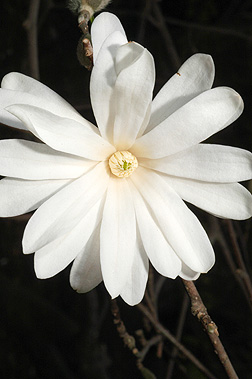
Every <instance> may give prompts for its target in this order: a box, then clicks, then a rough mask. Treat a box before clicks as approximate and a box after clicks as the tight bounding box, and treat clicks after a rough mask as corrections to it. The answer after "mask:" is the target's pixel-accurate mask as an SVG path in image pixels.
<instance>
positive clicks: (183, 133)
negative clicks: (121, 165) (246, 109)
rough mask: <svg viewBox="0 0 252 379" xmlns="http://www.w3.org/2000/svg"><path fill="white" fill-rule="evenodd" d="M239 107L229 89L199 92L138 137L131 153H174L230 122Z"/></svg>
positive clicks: (238, 100) (160, 155)
mask: <svg viewBox="0 0 252 379" xmlns="http://www.w3.org/2000/svg"><path fill="white" fill-rule="evenodd" d="M242 110H243V101H242V98H241V97H240V95H239V94H238V93H237V92H235V91H234V90H232V89H231V88H226V87H217V88H214V89H211V90H209V91H206V92H203V93H201V94H200V95H199V96H197V97H195V98H193V99H192V100H191V101H189V102H188V103H186V104H185V105H184V106H183V107H181V108H179V109H178V110H177V111H176V112H174V113H172V115H171V116H169V117H168V118H167V119H166V120H164V121H163V122H161V124H159V125H158V126H156V127H155V128H154V129H152V130H151V131H150V132H149V133H147V134H144V135H143V136H142V137H140V138H138V139H137V140H136V142H135V144H134V145H133V146H132V148H131V152H132V154H135V155H136V156H138V157H144V158H152V159H157V158H163V157H166V156H168V155H172V154H176V153H178V152H180V151H183V150H186V149H188V148H189V147H191V146H194V145H196V144H198V143H200V142H202V141H204V140H205V139H206V138H208V137H210V136H211V135H212V134H214V133H217V132H218V131H220V130H221V129H223V128H225V127H226V126H228V125H230V124H231V123H232V122H233V121H234V120H236V119H237V117H239V115H240V114H241V112H242Z"/></svg>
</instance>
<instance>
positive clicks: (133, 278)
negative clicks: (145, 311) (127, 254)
mask: <svg viewBox="0 0 252 379" xmlns="http://www.w3.org/2000/svg"><path fill="white" fill-rule="evenodd" d="M137 234H139V233H137ZM148 273H149V260H148V258H147V255H146V253H145V251H144V247H143V244H142V241H141V238H140V236H139V235H138V236H137V240H136V247H135V252H134V260H133V262H132V266H131V269H130V272H129V275H128V278H127V281H126V283H125V285H124V287H123V289H122V290H121V292H120V296H121V297H122V298H123V300H124V301H125V302H126V303H127V304H129V305H132V306H133V305H136V304H139V303H140V302H141V301H142V299H143V297H144V292H145V288H146V284H147V280H148Z"/></svg>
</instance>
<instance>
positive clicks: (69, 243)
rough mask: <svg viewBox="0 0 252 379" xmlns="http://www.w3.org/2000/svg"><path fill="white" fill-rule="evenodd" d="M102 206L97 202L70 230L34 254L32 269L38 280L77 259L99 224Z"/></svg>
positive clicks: (62, 268)
mask: <svg viewBox="0 0 252 379" xmlns="http://www.w3.org/2000/svg"><path fill="white" fill-rule="evenodd" d="M103 205H104V202H103V201H101V200H100V201H98V202H97V203H96V204H95V205H94V206H93V208H91V209H90V210H89V211H88V212H87V213H86V214H85V216H84V217H83V218H82V219H81V220H80V222H79V223H78V224H77V225H76V226H75V227H74V228H73V229H72V230H69V231H68V232H67V233H65V234H64V235H63V236H60V237H58V238H57V239H55V240H53V241H51V242H49V243H48V244H47V245H45V246H43V247H42V248H41V249H39V250H37V251H36V252H35V256H34V267H35V272H36V275H37V277H38V278H40V279H47V278H50V277H52V276H54V275H56V274H58V273H59V272H60V271H62V270H64V268H65V267H66V266H68V265H69V263H71V262H72V261H73V260H74V259H75V258H76V257H77V255H78V254H79V253H80V252H81V251H82V250H83V248H85V245H86V244H87V242H88V240H89V238H90V236H91V235H92V233H93V231H94V230H95V229H96V227H97V225H98V224H99V223H100V220H101V217H102V209H103Z"/></svg>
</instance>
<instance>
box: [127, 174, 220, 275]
mask: <svg viewBox="0 0 252 379" xmlns="http://www.w3.org/2000/svg"><path fill="white" fill-rule="evenodd" d="M131 180H132V181H133V183H134V184H135V185H136V187H137V189H138V191H139V192H140V193H141V195H142V196H143V198H144V199H145V201H146V202H147V204H148V206H149V207H150V209H151V212H152V214H153V216H154V217H155V219H156V222H157V223H158V225H159V227H160V229H161V231H162V232H163V234H164V236H165V238H166V239H167V241H168V242H169V244H170V245H171V247H172V248H173V250H174V251H175V252H176V254H177V255H178V256H179V258H180V259H181V260H182V261H183V262H184V263H185V264H186V265H187V266H189V267H190V268H191V269H192V270H194V271H197V272H207V271H208V270H209V269H210V268H211V267H212V265H213V264H214V260H215V258H214V252H213V248H212V246H211V243H210V241H209V239H208V237H207V235H206V232H205V230H204V229H203V227H202V225H201V224H200V222H199V220H198V219H197V217H196V216H195V215H194V214H193V213H192V212H191V211H190V210H189V209H188V208H187V206H186V205H185V204H184V202H183V201H182V200H181V198H180V197H179V196H178V195H177V194H176V193H175V192H174V190H173V189H172V188H171V187H170V186H168V185H167V184H166V182H165V181H164V180H163V179H162V178H161V177H160V176H159V175H157V174H155V173H154V172H152V171H150V170H148V169H143V168H142V167H138V168H137V171H136V175H132V176H131Z"/></svg>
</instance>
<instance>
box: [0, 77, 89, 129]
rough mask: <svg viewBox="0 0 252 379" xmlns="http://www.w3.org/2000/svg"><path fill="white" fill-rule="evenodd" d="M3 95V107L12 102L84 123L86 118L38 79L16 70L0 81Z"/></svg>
mask: <svg viewBox="0 0 252 379" xmlns="http://www.w3.org/2000/svg"><path fill="white" fill-rule="evenodd" d="M1 87H2V90H1V91H0V94H1V92H2V93H3V95H1V96H0V99H1V102H0V103H1V108H2V100H4V101H5V107H6V106H7V105H12V104H29V105H33V106H35V107H39V108H42V109H46V110H48V111H50V112H52V113H55V114H56V115H58V116H61V117H66V118H70V119H72V120H75V121H78V122H82V123H85V122H87V121H86V120H84V119H83V117H82V116H81V115H80V114H79V113H78V112H77V111H76V110H75V109H74V108H73V107H72V106H71V105H70V104H69V103H68V102H67V101H66V100H64V99H63V98H62V97H61V96H59V95H58V94H57V93H56V92H54V91H53V90H51V89H50V88H48V87H47V86H46V85H44V84H42V83H40V82H39V81H38V80H36V79H33V78H31V77H29V76H26V75H23V74H20V73H18V72H11V73H9V74H7V75H5V76H4V78H3V80H2V83H1Z"/></svg>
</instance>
